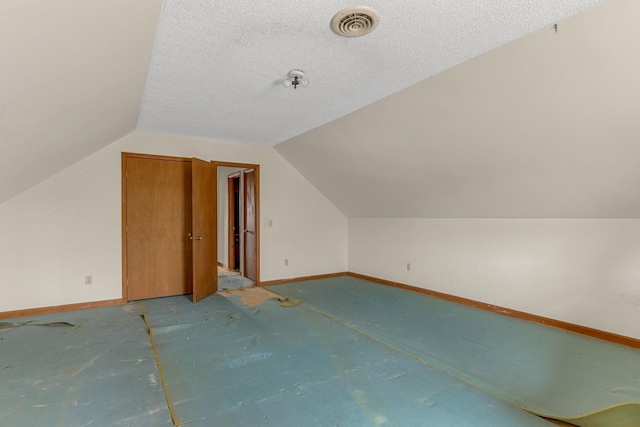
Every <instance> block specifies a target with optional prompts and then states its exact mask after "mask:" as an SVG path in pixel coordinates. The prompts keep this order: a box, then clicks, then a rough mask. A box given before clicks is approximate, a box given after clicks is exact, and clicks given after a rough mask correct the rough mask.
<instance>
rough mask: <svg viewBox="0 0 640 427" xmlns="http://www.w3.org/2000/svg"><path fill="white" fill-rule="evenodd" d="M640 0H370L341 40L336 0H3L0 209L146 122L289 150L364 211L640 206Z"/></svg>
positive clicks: (337, 198) (634, 212) (590, 211)
mask: <svg viewBox="0 0 640 427" xmlns="http://www.w3.org/2000/svg"><path fill="white" fill-rule="evenodd" d="M598 3H602V4H600V5H599V4H598ZM637 3H638V2H637V1H634V0H607V1H604V2H601V1H598V0H520V1H514V0H495V1H492V2H486V1H479V0H473V1H469V0H455V1H449V2H441V1H437V0H396V1H388V0H386V1H382V0H372V1H370V2H367V3H366V4H367V6H370V7H373V8H374V9H376V10H377V11H378V12H379V13H380V15H381V21H380V25H379V26H378V28H377V29H376V30H375V31H374V32H372V33H371V34H369V35H366V36H363V37H358V38H345V37H341V36H338V35H337V34H335V33H334V32H332V31H331V29H330V26H329V22H330V20H331V17H332V16H333V15H334V14H335V13H336V12H338V11H339V10H341V9H343V8H345V7H347V6H352V5H353V4H351V3H345V2H344V1H338V0H333V1H326V2H298V1H278V2H276V1H251V2H250V1H240V0H235V1H232V0H219V1H214V2H204V1H199V0H197V1H193V0H192V1H188V0H166V1H164V4H163V2H162V1H160V0H138V1H136V2H130V1H125V0H96V1H92V2H85V1H82V0H67V1H65V2H54V3H51V4H47V3H46V2H45V3H42V2H33V1H24V0H4V1H2V2H0V55H1V57H2V58H3V63H2V66H1V67H0V77H1V78H0V150H1V156H0V203H1V202H2V201H4V200H7V199H8V198H10V197H12V196H13V195H15V194H18V193H19V192H21V191H24V190H25V189H27V188H29V187H30V186H32V185H34V184H36V183H37V182H39V181H41V180H42V179H45V178H46V177H48V176H50V175H52V174H53V173H55V172H57V171H59V170H62V169H64V168H65V167H67V166H69V165H71V164H73V163H75V162H77V161H78V160H80V159H82V158H84V157H86V156H87V155H89V154H91V153H93V152H95V151H97V150H99V149H100V148H102V147H104V146H106V145H108V144H109V143H111V142H113V141H114V140H116V139H118V138H120V137H122V136H124V135H126V134H127V133H129V132H132V131H134V130H135V129H139V130H146V131H153V132H160V133H170V134H182V135H192V136H201V137H205V138H214V139H221V140H229V141H235V142H238V143H254V144H267V145H274V146H275V148H276V150H277V151H278V152H280V153H281V154H282V155H283V156H284V157H285V158H286V159H287V160H289V161H290V162H291V163H292V164H293V165H294V166H295V167H296V168H297V169H298V170H299V171H300V172H301V173H302V174H303V175H304V176H305V177H306V178H307V179H309V180H310V181H311V182H312V183H313V184H314V185H315V186H316V187H317V188H318V189H319V190H320V191H322V192H323V193H324V194H325V195H326V196H327V197H328V198H329V199H330V200H331V201H332V202H333V203H335V204H336V206H338V207H339V208H340V209H341V210H342V211H343V212H345V214H347V215H349V216H384V217H638V216H640V201H639V200H638V199H640V198H639V197H637V195H638V191H636V190H635V188H634V184H635V182H638V178H640V176H639V175H638V172H637V171H636V169H640V168H637V167H636V163H637V160H639V159H640V157H639V156H640V151H639V149H638V146H640V124H638V122H640V121H638V120H636V117H638V114H639V113H640V111H639V108H638V105H639V103H640V102H639V101H638V100H639V99H640V86H639V83H638V81H639V80H640V79H637V78H636V77H635V76H637V75H640V58H639V53H638V52H639V50H638V49H637V48H636V47H637V46H638V43H639V42H640V38H639V35H640V31H639V30H638V29H637V27H639V26H638V25H636V24H637V22H638V18H640V8H639V7H638V5H637ZM292 69H301V70H303V71H304V72H305V75H306V76H307V77H308V78H309V80H310V85H309V86H308V87H306V88H298V89H296V90H293V89H292V88H286V87H284V86H283V85H282V82H283V79H284V78H285V77H286V74H287V72H288V71H289V70H292Z"/></svg>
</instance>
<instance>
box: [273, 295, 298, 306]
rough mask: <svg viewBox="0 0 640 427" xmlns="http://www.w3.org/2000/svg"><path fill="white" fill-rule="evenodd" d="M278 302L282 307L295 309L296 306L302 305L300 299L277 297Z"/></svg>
mask: <svg viewBox="0 0 640 427" xmlns="http://www.w3.org/2000/svg"><path fill="white" fill-rule="evenodd" d="M274 299H276V300H278V301H280V306H281V307H293V306H294V305H298V304H300V300H299V299H290V298H287V297H277V298H274Z"/></svg>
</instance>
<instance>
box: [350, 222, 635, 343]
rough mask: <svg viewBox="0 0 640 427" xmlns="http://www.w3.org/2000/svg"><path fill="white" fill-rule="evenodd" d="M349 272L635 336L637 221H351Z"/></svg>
mask: <svg viewBox="0 0 640 427" xmlns="http://www.w3.org/2000/svg"><path fill="white" fill-rule="evenodd" d="M408 262H409V263H411V271H407V268H406V265H407V263H408ZM349 271H352V272H355V273H361V274H366V275H370V276H375V277H379V278H383V279H387V280H392V281H397V282H401V283H405V284H408V285H413V286H417V287H421V288H427V289H432V290H436V291H440V292H445V293H448V294H452V295H457V296H462V297H465V298H470V299H473V300H477V301H482V302H486V303H490V304H495V305H499V306H503V307H507V308H511V309H515V310H520V311H524V312H528V313H533V314H538V315H541V316H546V317H550V318H554V319H558V320H564V321H567V322H571V323H576V324H580V325H585V326H589V327H593V328H597V329H601V330H605V331H609V332H614V333H618V334H621V335H626V336H630V337H634V338H640V328H639V327H638V325H640V219H612V220H609V219H361V218H351V219H349Z"/></svg>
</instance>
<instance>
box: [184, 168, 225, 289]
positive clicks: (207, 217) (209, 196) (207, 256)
mask: <svg viewBox="0 0 640 427" xmlns="http://www.w3.org/2000/svg"><path fill="white" fill-rule="evenodd" d="M215 171H216V169H215V167H214V165H213V164H212V163H209V162H205V161H203V160H200V159H195V158H194V159H192V163H191V179H192V185H191V188H192V195H191V197H192V199H191V200H192V208H191V215H192V217H191V218H192V219H191V223H192V224H191V235H190V236H189V237H190V238H191V241H192V253H193V302H198V301H199V300H201V299H203V298H205V297H207V296H209V295H211V294H212V293H214V292H216V291H217V290H218V271H217V259H218V257H217V249H218V244H217V236H216V234H217V233H216V232H217V230H216V227H217V221H216V214H217V212H216V181H217V177H216V173H215Z"/></svg>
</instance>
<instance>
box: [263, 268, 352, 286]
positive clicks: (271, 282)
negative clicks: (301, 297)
mask: <svg viewBox="0 0 640 427" xmlns="http://www.w3.org/2000/svg"><path fill="white" fill-rule="evenodd" d="M348 275H349V272H347V271H344V272H342V273H328V274H318V275H315V276H304V277H291V278H289V279H278V280H267V281H266V282H260V283H258V286H275V285H284V284H286V283H294V282H305V281H307V280H318V279H330V278H332V277H341V276H348Z"/></svg>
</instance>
